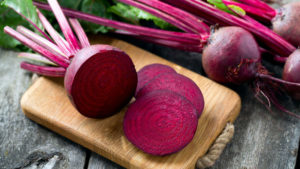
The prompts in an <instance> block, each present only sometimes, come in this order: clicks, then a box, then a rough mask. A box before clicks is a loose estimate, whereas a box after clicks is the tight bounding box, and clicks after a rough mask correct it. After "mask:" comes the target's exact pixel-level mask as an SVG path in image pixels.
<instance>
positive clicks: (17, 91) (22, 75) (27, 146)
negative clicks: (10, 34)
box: [0, 49, 86, 169]
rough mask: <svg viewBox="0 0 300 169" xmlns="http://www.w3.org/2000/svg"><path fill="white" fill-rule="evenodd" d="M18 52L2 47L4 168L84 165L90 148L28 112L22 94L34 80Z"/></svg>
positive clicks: (0, 163)
mask: <svg viewBox="0 0 300 169" xmlns="http://www.w3.org/2000/svg"><path fill="white" fill-rule="evenodd" d="M16 56H17V53H16V52H13V51H8V50H4V49H0V169H13V168H26V169H30V168H31V169H42V168H43V169H46V168H48V169H55V168H56V169H58V168H64V169H74V168H78V169H80V168H81V169H83V166H84V162H85V157H86V150H85V149H84V148H82V147H81V146H79V145H78V144H74V143H72V142H71V141H69V140H67V139H65V138H63V137H61V136H59V135H57V134H55V133H53V132H50V131H49V130H48V129H45V128H44V127H41V126H40V125H38V124H36V123H35V122H33V121H31V120H29V119H28V118H26V117H25V116H24V114H23V113H22V110H21V107H20V104H19V103H20V99H21V96H22V94H23V93H24V92H25V91H26V89H27V88H28V86H29V85H30V84H31V76H30V73H28V72H27V71H24V70H23V69H20V66H19V65H20V62H21V60H20V59H18V58H17V57H16Z"/></svg>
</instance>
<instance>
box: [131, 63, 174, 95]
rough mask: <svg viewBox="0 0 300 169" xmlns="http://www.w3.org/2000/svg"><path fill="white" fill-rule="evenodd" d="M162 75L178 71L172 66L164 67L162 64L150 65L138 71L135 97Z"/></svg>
mask: <svg viewBox="0 0 300 169" xmlns="http://www.w3.org/2000/svg"><path fill="white" fill-rule="evenodd" d="M162 73H176V71H175V70H174V69H173V68H171V67H170V66H166V65H162V64H158V63H155V64H150V65H147V66H145V67H143V68H142V69H141V70H139V71H138V84H137V88H136V92H135V96H136V95H137V93H138V92H139V91H140V89H141V88H143V87H144V86H145V85H146V84H147V83H148V82H149V81H151V80H152V79H153V78H154V77H156V76H157V75H159V74H162Z"/></svg>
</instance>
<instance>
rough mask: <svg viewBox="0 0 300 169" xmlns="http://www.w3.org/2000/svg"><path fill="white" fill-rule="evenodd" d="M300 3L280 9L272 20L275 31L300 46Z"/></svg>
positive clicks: (290, 4)
mask: <svg viewBox="0 0 300 169" xmlns="http://www.w3.org/2000/svg"><path fill="white" fill-rule="evenodd" d="M299 23H300V2H293V3H289V4H286V5H284V6H283V7H282V8H280V9H278V11H277V15H276V17H275V18H274V19H273V20H272V25H273V31H274V32H276V33H277V34H279V35H280V36H281V37H283V38H284V39H286V40H287V41H289V42H290V43H292V44H293V45H294V46H296V47H298V46H300V27H299Z"/></svg>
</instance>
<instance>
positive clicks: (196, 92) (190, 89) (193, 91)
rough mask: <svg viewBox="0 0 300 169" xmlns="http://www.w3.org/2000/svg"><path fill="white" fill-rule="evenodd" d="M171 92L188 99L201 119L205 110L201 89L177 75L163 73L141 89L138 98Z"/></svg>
mask: <svg viewBox="0 0 300 169" xmlns="http://www.w3.org/2000/svg"><path fill="white" fill-rule="evenodd" d="M164 89H165V90H170V91H173V92H176V93H178V94H180V95H181V96H183V97H185V98H187V99H188V100H189V101H190V102H191V103H192V104H193V105H194V106H195V108H196V109H197V114H198V117H200V115H201V113H202V111H203V108H204V98H203V95H202V92H201V90H200V89H199V87H198V86H197V85H196V84H195V82H193V81H192V80H191V79H189V78H187V77H185V76H183V75H181V74H177V73H163V74H160V75H158V76H157V77H155V78H153V79H152V80H151V81H150V82H149V83H147V84H146V85H145V86H144V87H143V88H141V89H140V91H139V92H138V94H137V96H136V98H137V99H139V97H141V96H143V95H146V94H148V93H150V92H152V91H155V90H164Z"/></svg>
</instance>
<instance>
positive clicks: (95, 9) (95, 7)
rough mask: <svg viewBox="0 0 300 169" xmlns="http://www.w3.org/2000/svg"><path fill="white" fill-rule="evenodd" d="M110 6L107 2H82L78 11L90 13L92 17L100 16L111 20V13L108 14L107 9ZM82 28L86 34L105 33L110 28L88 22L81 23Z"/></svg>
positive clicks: (102, 0)
mask: <svg viewBox="0 0 300 169" xmlns="http://www.w3.org/2000/svg"><path fill="white" fill-rule="evenodd" d="M110 6H111V4H110V3H109V1H108V0H83V1H82V4H81V8H80V10H81V11H82V12H86V13H90V14H93V15H97V16H101V17H104V18H108V19H113V16H112V13H110V12H108V8H109V7H110ZM82 23H83V27H84V28H85V30H86V31H87V32H92V33H99V32H101V33H106V32H108V31H109V30H112V28H108V27H105V26H101V25H97V24H93V23H90V22H82Z"/></svg>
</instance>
